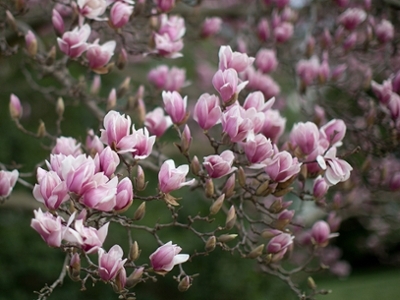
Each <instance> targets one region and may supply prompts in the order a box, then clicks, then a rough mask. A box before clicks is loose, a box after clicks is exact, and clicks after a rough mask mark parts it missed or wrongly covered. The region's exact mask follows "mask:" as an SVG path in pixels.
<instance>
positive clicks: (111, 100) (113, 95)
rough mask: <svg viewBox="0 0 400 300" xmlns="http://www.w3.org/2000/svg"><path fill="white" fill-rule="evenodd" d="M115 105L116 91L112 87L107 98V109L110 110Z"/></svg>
mask: <svg viewBox="0 0 400 300" xmlns="http://www.w3.org/2000/svg"><path fill="white" fill-rule="evenodd" d="M116 105H117V91H116V90H115V89H112V90H111V91H110V94H108V98H107V108H106V109H107V111H109V110H112V109H113V108H114V107H115V106H116Z"/></svg>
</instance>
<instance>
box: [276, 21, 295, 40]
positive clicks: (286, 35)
mask: <svg viewBox="0 0 400 300" xmlns="http://www.w3.org/2000/svg"><path fill="white" fill-rule="evenodd" d="M293 31H294V29H293V24H292V23H289V22H282V23H280V24H279V25H278V26H276V27H275V28H274V29H273V33H274V37H275V40H276V41H277V42H278V43H284V42H286V41H288V40H289V39H290V38H291V37H292V35H293Z"/></svg>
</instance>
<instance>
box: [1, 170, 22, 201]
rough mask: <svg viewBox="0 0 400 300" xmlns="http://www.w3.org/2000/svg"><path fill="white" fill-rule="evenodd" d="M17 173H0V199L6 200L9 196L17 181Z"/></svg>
mask: <svg viewBox="0 0 400 300" xmlns="http://www.w3.org/2000/svg"><path fill="white" fill-rule="evenodd" d="M18 176H19V172H18V171H17V170H13V171H11V172H9V171H3V170H1V171H0V198H7V197H8V196H10V194H11V192H12V190H13V188H14V186H15V183H16V182H17V180H18Z"/></svg>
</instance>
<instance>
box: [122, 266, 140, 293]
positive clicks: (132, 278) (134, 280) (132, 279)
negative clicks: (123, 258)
mask: <svg viewBox="0 0 400 300" xmlns="http://www.w3.org/2000/svg"><path fill="white" fill-rule="evenodd" d="M143 271H144V267H139V268H137V269H135V271H133V272H132V273H131V275H129V277H128V278H127V279H126V284H125V286H126V287H127V288H133V287H134V286H135V285H136V284H138V283H139V282H140V279H141V278H142V276H143Z"/></svg>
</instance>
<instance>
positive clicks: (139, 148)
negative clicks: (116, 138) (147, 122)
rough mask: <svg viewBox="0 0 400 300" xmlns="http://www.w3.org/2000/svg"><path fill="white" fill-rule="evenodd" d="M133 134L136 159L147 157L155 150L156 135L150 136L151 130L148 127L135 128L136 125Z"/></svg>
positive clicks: (133, 127)
mask: <svg viewBox="0 0 400 300" xmlns="http://www.w3.org/2000/svg"><path fill="white" fill-rule="evenodd" d="M132 131H133V134H132V135H133V136H134V140H135V144H134V145H133V149H134V150H135V152H133V156H134V157H135V158H136V159H145V158H146V157H148V156H149V155H150V154H151V151H152V150H153V145H154V142H155V141H156V136H154V135H153V136H149V131H148V130H147V128H140V129H138V130H135V125H133V126H132Z"/></svg>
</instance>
